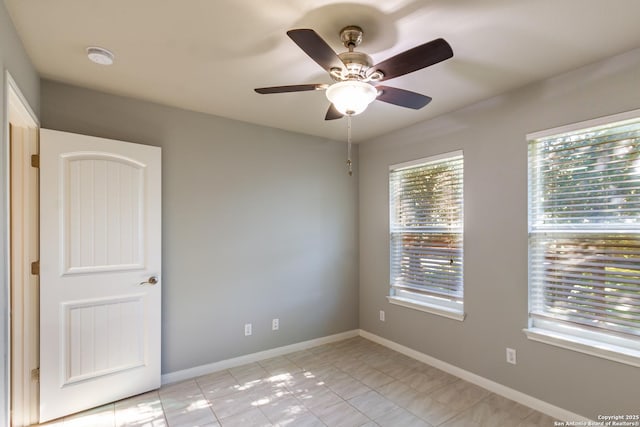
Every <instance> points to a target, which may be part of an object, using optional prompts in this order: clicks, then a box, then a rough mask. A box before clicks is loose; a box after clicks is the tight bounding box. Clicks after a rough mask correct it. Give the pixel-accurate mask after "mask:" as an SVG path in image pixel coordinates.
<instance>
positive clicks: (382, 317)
mask: <svg viewBox="0 0 640 427" xmlns="http://www.w3.org/2000/svg"><path fill="white" fill-rule="evenodd" d="M380 321H381V322H384V310H380Z"/></svg>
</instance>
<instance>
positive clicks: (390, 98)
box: [376, 86, 431, 110]
mask: <svg viewBox="0 0 640 427" xmlns="http://www.w3.org/2000/svg"><path fill="white" fill-rule="evenodd" d="M376 89H378V90H379V91H381V92H382V93H381V94H380V95H378V97H377V98H376V99H377V100H378V101H383V102H388V103H389V104H394V105H399V106H401V107H407V108H413V109H414V110H419V109H421V108H422V107H424V106H425V105H427V104H428V103H430V102H431V98H430V97H428V96H426V95H422V94H419V93H416V92H411V91H410V90H404V89H398V88H397V87H390V86H376Z"/></svg>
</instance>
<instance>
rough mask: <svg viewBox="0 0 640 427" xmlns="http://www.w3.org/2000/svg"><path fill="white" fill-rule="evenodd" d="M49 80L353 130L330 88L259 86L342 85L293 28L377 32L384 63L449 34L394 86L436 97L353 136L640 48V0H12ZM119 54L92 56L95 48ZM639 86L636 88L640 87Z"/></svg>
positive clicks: (372, 44) (323, 131)
mask: <svg viewBox="0 0 640 427" xmlns="http://www.w3.org/2000/svg"><path fill="white" fill-rule="evenodd" d="M5 3H6V5H7V8H8V9H9V12H10V14H11V17H12V20H13V22H14V23H15V26H16V28H17V30H18V33H19V34H20V37H21V38H22V40H23V43H24V46H25V48H26V50H27V52H28V54H29V56H30V57H31V59H32V61H33V63H34V65H35V67H36V68H37V70H38V71H39V72H40V74H41V75H42V76H43V77H45V78H48V79H53V80H58V81H62V82H66V83H71V84H74V85H78V86H84V87H88V88H93V89H98V90H101V91H104V92H108V93H113V94H119V95H126V96H131V97H135V98H140V99H145V100H149V101H155V102H158V103H161V104H166V105H171V106H176V107H181V108H185V109H189V110H194V111H200V112H204V113H210V114H214V115H217V116H223V117H228V118H232V119H237V120H242V121H246V122H251V123H257V124H261V125H266V126H272V127H276V128H281V129H287V130H290V131H295V132H302V133H306V134H311V135H318V136H322V137H327V138H332V139H337V140H344V139H345V136H346V123H345V120H344V119H342V120H334V121H330V122H328V121H325V120H324V115H325V112H326V110H327V107H328V101H327V100H326V98H325V96H324V93H322V92H299V93H288V94H275V95H258V94H256V93H255V92H254V91H253V88H255V87H263V86H277V85H286V84H301V83H330V82H331V80H330V78H329V76H328V74H327V73H326V72H324V71H323V70H322V69H321V68H320V67H319V66H318V65H317V64H316V63H315V62H314V61H313V60H311V59H310V58H309V57H308V56H307V55H306V54H305V53H304V52H303V51H302V50H300V49H299V48H298V46H297V45H296V44H294V43H293V41H291V40H290V39H289V38H288V37H287V36H286V34H285V32H286V31H287V30H289V29H292V28H312V29H314V30H316V32H318V34H320V36H322V37H323V38H324V39H325V40H326V41H327V43H328V44H329V45H330V46H331V47H333V48H334V50H336V51H337V52H341V51H343V50H345V49H344V47H343V46H342V45H341V43H340V40H339V35H338V34H339V31H340V29H341V28H342V27H344V26H346V25H359V26H361V27H362V28H363V29H364V32H365V35H364V41H363V43H362V44H361V45H360V47H359V48H358V50H360V51H363V52H366V53H368V54H369V55H371V56H372V57H373V60H374V62H380V61H382V60H384V59H386V58H388V57H390V56H393V55H395V54H397V53H399V52H402V51H404V50H406V49H409V48H411V47H414V46H417V45H419V44H422V43H425V42H427V41H430V40H432V39H435V38H438V37H442V38H444V39H446V40H447V41H448V42H449V43H450V44H451V46H452V48H453V51H454V57H453V58H452V59H450V60H447V61H445V62H442V63H440V64H436V65H434V66H432V67H429V68H426V69H423V70H419V71H416V72H414V73H412V74H409V75H406V76H402V77H399V78H397V79H393V80H389V81H387V82H385V84H387V85H390V86H396V87H400V88H403V89H409V90H413V91H416V92H419V93H423V94H426V95H429V96H431V97H432V98H433V101H432V102H431V104H429V105H427V106H426V107H425V108H423V109H422V110H419V111H414V110H410V109H405V108H401V107H397V106H393V105H390V104H386V103H383V102H374V103H373V104H372V105H371V106H370V107H369V108H368V109H367V111H365V112H364V113H363V114H362V115H360V116H357V117H356V118H354V121H353V132H354V140H356V141H361V142H362V141H366V140H367V139H370V138H372V137H375V136H377V135H381V134H384V133H387V132H390V131H393V130H395V129H398V128H401V127H404V126H407V125H410V124H413V123H416V122H419V121H422V120H425V119H428V118H431V117H435V116H437V115H440V114H443V113H446V112H448V111H452V110H455V109H458V108H460V107H462V106H465V105H468V104H471V103H473V102H476V101H478V100H482V99H486V98H489V97H491V96H494V95H496V94H499V93H502V92H505V91H507V90H509V89H512V88H515V87H519V86H523V85H525V84H527V83H530V82H533V81H536V80H540V79H543V78H545V77H548V76H552V75H555V74H558V73H561V72H564V71H568V70H571V69H575V68H577V67H580V66H582V65H585V64H588V63H591V62H594V61H597V60H600V59H603V58H606V57H609V56H612V55H615V54H618V53H621V52H625V51H628V50H631V49H633V48H635V47H638V46H640V25H639V24H638V17H639V16H640V1H638V0H382V1H381V0H377V1H376V0H359V1H358V0H352V1H350V2H338V1H333V0H262V1H259V0H135V1H131V0H109V1H104V0H55V1H43V0H5ZM91 45H97V46H102V47H105V48H107V49H110V50H111V51H112V52H114V53H115V56H116V62H115V64H114V65H112V66H109V67H101V66H98V65H96V64H93V63H91V62H89V60H88V59H87V57H86V54H85V48H86V47H87V46H91ZM635 89H637V88H635Z"/></svg>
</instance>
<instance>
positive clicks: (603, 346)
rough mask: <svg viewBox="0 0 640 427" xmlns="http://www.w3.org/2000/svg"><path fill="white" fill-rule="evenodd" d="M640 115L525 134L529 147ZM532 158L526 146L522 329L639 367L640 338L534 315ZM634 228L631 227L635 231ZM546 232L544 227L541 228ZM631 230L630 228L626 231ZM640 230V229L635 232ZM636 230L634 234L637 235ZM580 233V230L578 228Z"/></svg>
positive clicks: (547, 341)
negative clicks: (525, 319) (524, 321)
mask: <svg viewBox="0 0 640 427" xmlns="http://www.w3.org/2000/svg"><path fill="white" fill-rule="evenodd" d="M638 118H640V109H637V110H632V111H627V112H623V113H619V114H613V115H609V116H604V117H599V118H596V119H592V120H586V121H581V122H577V123H572V124H569V125H565V126H560V127H556V128H552V129H547V130H543V131H539V132H534V133H530V134H527V135H526V142H527V146H528V145H529V144H530V143H531V142H532V141H534V140H537V139H541V138H548V137H552V136H560V135H562V134H566V133H571V132H580V131H586V130H588V129H590V128H596V127H599V126H603V125H608V124H614V123H617V122H623V121H626V120H633V119H638ZM531 173H532V171H531V159H530V157H529V150H528V149H527V215H528V221H527V228H528V230H527V231H528V238H527V240H528V248H527V251H528V259H529V262H528V264H529V265H528V270H527V279H528V295H527V297H528V325H527V328H525V329H523V332H524V333H525V335H526V337H527V338H528V339H530V340H532V341H538V342H542V343H544V344H549V345H553V346H556V347H560V348H564V349H568V350H572V351H576V352H580V353H584V354H589V355H592V356H596V357H599V358H603V359H608V360H612V361H615V362H619V363H623V364H627V365H631V366H636V367H640V339H635V338H633V337H629V336H628V335H624V334H618V333H616V332H615V331H606V330H593V329H591V328H589V327H586V326H580V325H577V324H576V325H571V324H567V323H564V322H561V321H554V320H553V319H550V318H541V317H539V318H536V315H535V314H532V304H533V298H532V286H533V284H532V269H531V251H532V248H531V240H532V233H534V231H533V230H532V225H531V224H532V221H533V220H534V218H532V213H533V212H532V210H533V209H532V206H531V201H532V199H531V198H532V194H531V187H532V182H531V180H532V176H531ZM620 231H621V230H619V229H616V228H615V225H614V226H613V227H610V228H607V229H603V230H602V233H607V232H612V233H619V232H620ZM634 231H635V230H631V232H632V233H633V232H634ZM538 232H539V233H544V232H545V231H544V229H541V230H539V231H538ZM624 232H629V230H624ZM635 233H640V231H635ZM635 233H634V234H635ZM575 234H576V235H577V234H579V230H576V231H575Z"/></svg>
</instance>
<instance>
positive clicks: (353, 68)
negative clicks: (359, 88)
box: [338, 52, 373, 79]
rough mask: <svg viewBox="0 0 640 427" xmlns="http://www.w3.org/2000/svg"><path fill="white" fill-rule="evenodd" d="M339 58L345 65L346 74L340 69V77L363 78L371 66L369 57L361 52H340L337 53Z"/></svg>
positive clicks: (371, 62)
mask: <svg viewBox="0 0 640 427" xmlns="http://www.w3.org/2000/svg"><path fill="white" fill-rule="evenodd" d="M338 57H339V58H340V60H341V61H342V62H343V63H344V65H345V66H346V67H347V69H346V75H345V72H344V70H343V71H342V78H343V79H348V78H358V77H360V78H363V79H364V78H365V77H366V72H367V70H368V69H369V68H371V67H372V66H373V61H372V60H371V57H370V56H369V55H367V54H366V53H363V52H342V53H340V54H338Z"/></svg>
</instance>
